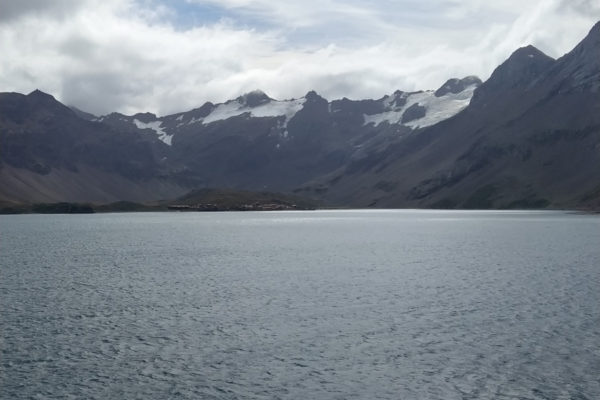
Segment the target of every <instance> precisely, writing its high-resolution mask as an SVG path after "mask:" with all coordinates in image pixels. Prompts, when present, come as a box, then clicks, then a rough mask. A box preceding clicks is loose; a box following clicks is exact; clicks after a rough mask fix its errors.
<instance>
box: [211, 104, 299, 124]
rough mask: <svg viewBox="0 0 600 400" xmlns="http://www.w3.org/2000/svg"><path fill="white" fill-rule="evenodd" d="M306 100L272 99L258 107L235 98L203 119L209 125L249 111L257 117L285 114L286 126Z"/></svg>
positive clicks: (220, 105) (217, 107)
mask: <svg viewBox="0 0 600 400" xmlns="http://www.w3.org/2000/svg"><path fill="white" fill-rule="evenodd" d="M305 101H306V99H305V98H300V99H293V100H282V101H279V100H271V101H269V102H268V103H265V104H261V105H258V106H256V107H248V106H247V105H245V104H243V103H241V102H239V101H237V100H233V101H229V102H227V103H223V104H219V105H218V106H216V108H215V109H214V110H213V111H212V112H211V113H210V114H209V115H207V116H206V117H204V118H203V119H202V123H203V124H204V125H207V124H210V123H212V122H215V121H222V120H226V119H229V118H231V117H236V116H238V115H242V114H246V113H249V114H250V116H251V117H256V118H262V117H281V116H283V117H285V122H284V124H283V127H284V128H285V127H286V126H287V122H288V121H289V120H290V119H291V118H292V117H293V116H294V115H296V113H297V112H298V111H300V110H301V109H302V106H303V104H304V102H305Z"/></svg>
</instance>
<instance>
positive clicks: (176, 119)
mask: <svg viewBox="0 0 600 400" xmlns="http://www.w3.org/2000/svg"><path fill="white" fill-rule="evenodd" d="M182 120H183V114H181V115H180V116H179V117H177V118H175V121H182Z"/></svg>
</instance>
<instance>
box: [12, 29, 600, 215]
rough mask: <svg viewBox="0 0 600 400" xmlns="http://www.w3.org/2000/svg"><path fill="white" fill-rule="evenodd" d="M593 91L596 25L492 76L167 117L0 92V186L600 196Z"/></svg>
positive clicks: (598, 204) (129, 195) (479, 198)
mask: <svg viewBox="0 0 600 400" xmlns="http://www.w3.org/2000/svg"><path fill="white" fill-rule="evenodd" d="M599 90H600V25H599V24H597V25H596V26H594V27H593V28H592V30H591V31H590V33H589V34H588V36H587V37H586V38H585V39H584V40H583V41H582V42H581V43H580V44H578V45H577V46H576V47H575V48H574V49H573V50H572V51H571V52H569V53H567V54H565V55H564V56H563V57H561V58H559V59H557V60H555V59H553V58H551V57H548V56H547V55H545V54H544V53H543V52H541V51H540V50H538V49H536V48H535V47H533V46H526V47H523V48H520V49H518V50H516V51H515V52H514V53H513V54H512V55H511V56H510V57H509V58H508V59H507V60H506V61H505V62H504V63H502V64H501V65H499V66H498V67H497V68H496V69H495V70H494V72H493V73H492V75H491V76H490V78H489V79H487V80H486V81H485V82H481V80H479V79H478V78H476V77H474V76H467V77H465V78H462V79H458V78H453V79H449V80H448V81H447V82H445V83H444V84H443V85H442V86H441V87H439V88H438V89H437V90H428V91H416V92H404V91H400V90H397V91H395V92H393V93H392V94H390V95H386V96H384V97H382V98H380V99H363V100H352V99H347V98H343V99H337V100H333V101H328V100H326V99H325V98H323V97H321V96H320V95H319V94H317V93H316V92H314V91H311V92H308V93H307V94H306V95H305V96H303V97H301V98H298V99H287V100H276V99H273V98H271V97H269V96H268V95H267V94H266V93H264V92H262V91H260V90H255V91H252V92H249V93H246V94H244V95H242V96H239V97H237V98H235V99H232V100H229V101H227V102H224V103H220V104H213V103H210V102H208V103H205V104H204V105H202V106H200V107H198V108H195V109H193V110H190V111H186V112H180V113H176V114H172V115H167V116H160V117H159V116H156V115H154V114H152V113H139V114H135V115H123V114H120V113H111V114H108V115H104V116H94V115H91V114H88V113H85V112H83V111H80V110H77V109H76V108H74V107H71V108H69V107H66V106H64V105H62V104H61V103H59V102H58V101H56V99H54V98H53V97H52V96H50V95H48V94H45V93H42V92H39V91H34V92H32V93H30V94H29V95H22V94H18V93H1V94H0V143H2V147H0V201H7V202H13V203H14V202H17V203H18V202H56V201H70V202H112V201H118V200H127V201H138V202H140V201H155V200H159V199H174V198H176V197H178V196H180V195H182V194H184V193H187V192H189V191H190V190H192V189H200V188H209V187H210V188H219V189H235V190H252V191H269V192H271V191H274V192H287V193H292V192H294V193H296V194H299V195H300V196H303V197H311V198H314V199H317V200H319V201H325V202H326V203H329V204H331V205H342V206H355V207H437V208H531V207H533V208H543V207H557V208H560V207H564V208H600V168H599V166H600V152H599V151H598V149H599V148H600V112H599V111H600V96H599V94H598V92H599ZM11 204H12V203H11Z"/></svg>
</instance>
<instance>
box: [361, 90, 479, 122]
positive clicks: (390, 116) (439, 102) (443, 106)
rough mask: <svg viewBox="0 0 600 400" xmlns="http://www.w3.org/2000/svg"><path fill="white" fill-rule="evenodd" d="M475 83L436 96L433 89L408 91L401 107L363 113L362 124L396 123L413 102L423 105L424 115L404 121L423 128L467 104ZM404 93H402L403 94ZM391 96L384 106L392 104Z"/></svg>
mask: <svg viewBox="0 0 600 400" xmlns="http://www.w3.org/2000/svg"><path fill="white" fill-rule="evenodd" d="M476 88H477V85H470V86H468V87H466V88H465V89H464V90H463V91H462V92H460V93H448V94H445V95H444V96H441V97H436V96H435V94H434V93H435V92H434V91H433V90H428V91H426V92H417V93H410V94H408V95H407V97H406V104H404V105H403V106H402V107H398V108H392V109H390V110H388V111H385V112H383V113H380V114H373V115H367V114H365V115H364V120H365V122H364V125H368V124H374V125H375V126H378V125H379V124H381V123H382V122H388V123H390V124H398V123H400V121H401V120H402V115H403V114H404V112H405V111H406V109H407V108H409V107H410V106H412V105H414V104H417V103H418V104H419V105H420V106H423V107H425V109H426V113H425V116H423V117H421V118H419V119H415V120H412V121H409V122H406V123H404V125H406V126H409V127H411V128H424V127H426V126H431V125H435V124H437V123H438V122H441V121H443V120H445V119H448V118H450V117H452V116H454V115H456V114H458V113H459V112H460V111H462V110H463V109H464V108H466V107H467V106H468V105H469V102H470V101H471V97H473V92H474V91H475V89H476ZM403 95H404V94H403ZM393 99H394V97H393V96H390V98H389V99H386V103H385V104H384V105H385V106H386V107H388V106H391V105H392V100H393Z"/></svg>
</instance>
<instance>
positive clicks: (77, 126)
mask: <svg viewBox="0 0 600 400" xmlns="http://www.w3.org/2000/svg"><path fill="white" fill-rule="evenodd" d="M0 143H2V146H0V182H1V185H0V199H2V200H7V201H14V202H53V201H95V202H105V201H114V200H119V199H128V200H146V199H147V198H155V197H168V196H172V193H185V191H186V189H183V188H182V187H181V186H180V185H178V184H177V183H175V182H174V180H173V179H170V180H166V179H164V178H162V176H164V175H168V174H169V171H168V169H167V168H166V167H165V166H164V165H163V163H161V159H162V157H164V152H163V151H162V149H161V148H160V147H159V146H156V144H154V145H153V143H152V141H147V140H145V139H144V138H142V137H140V136H139V135H131V134H128V133H127V132H121V131H119V130H114V129H111V128H110V127H109V126H107V125H105V124H101V123H97V122H92V121H88V120H86V119H83V118H81V117H80V116H78V115H77V113H76V112H74V111H73V110H71V109H70V108H68V107H66V106H64V105H63V104H61V103H59V102H58V101H56V99H54V97H52V96H50V95H48V94H45V93H43V92H41V91H39V90H36V91H34V92H32V93H30V94H28V95H22V94H18V93H1V94H0Z"/></svg>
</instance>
